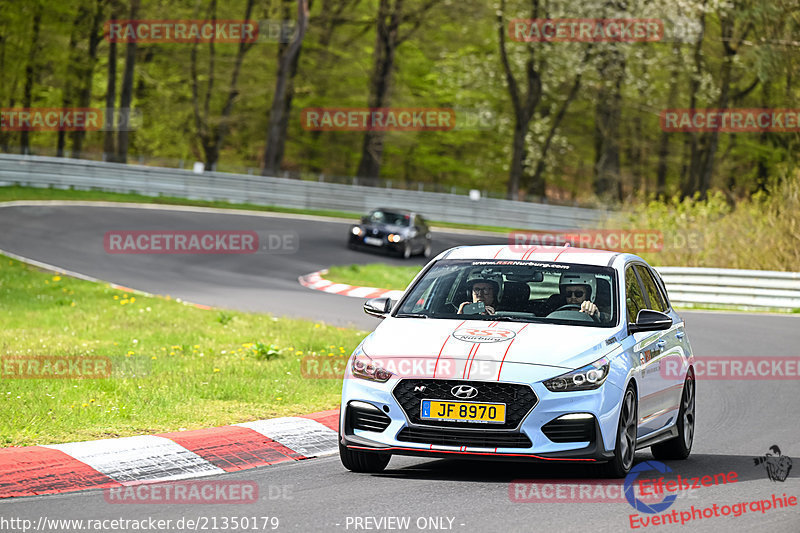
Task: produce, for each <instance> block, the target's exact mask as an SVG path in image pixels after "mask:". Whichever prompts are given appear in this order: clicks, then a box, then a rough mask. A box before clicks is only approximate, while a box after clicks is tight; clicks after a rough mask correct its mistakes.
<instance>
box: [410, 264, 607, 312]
mask: <svg viewBox="0 0 800 533" xmlns="http://www.w3.org/2000/svg"><path fill="white" fill-rule="evenodd" d="M616 286H617V284H616V273H615V271H614V269H612V268H605V267H594V266H587V265H574V264H562V263H543V262H533V261H507V260H472V261H464V260H458V261H453V260H451V261H440V262H438V263H436V264H435V265H434V266H433V267H432V268H431V269H430V270H428V271H427V272H426V273H425V275H424V276H423V277H422V278H421V279H419V280H418V281H417V283H416V284H415V285H414V287H413V288H412V290H411V291H410V292H409V293H408V295H407V296H406V297H405V299H404V300H403V301H402V303H401V305H400V306H399V308H398V310H397V313H395V316H398V317H404V316H406V317H408V316H420V317H421V316H424V317H426V318H447V319H453V318H468V319H470V320H486V321H519V322H542V323H552V324H570V325H577V326H594V327H613V326H614V325H615V324H616V322H617V305H616V302H617V296H616V295H617V289H616ZM584 302H588V303H584Z"/></svg>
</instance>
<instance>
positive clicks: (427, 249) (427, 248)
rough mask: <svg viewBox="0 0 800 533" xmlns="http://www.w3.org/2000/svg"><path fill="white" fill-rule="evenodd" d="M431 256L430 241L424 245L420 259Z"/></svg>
mask: <svg viewBox="0 0 800 533" xmlns="http://www.w3.org/2000/svg"><path fill="white" fill-rule="evenodd" d="M430 256H431V243H430V241H429V242H427V243H425V248H424V249H423V250H422V257H424V258H425V259H427V258H429V257H430Z"/></svg>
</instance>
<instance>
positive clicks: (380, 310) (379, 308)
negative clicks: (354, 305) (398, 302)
mask: <svg viewBox="0 0 800 533" xmlns="http://www.w3.org/2000/svg"><path fill="white" fill-rule="evenodd" d="M392 305H393V304H392V300H391V299H390V298H372V299H370V300H367V301H366V302H364V312H365V313H367V314H368V315H369V316H374V317H377V318H386V315H388V314H389V312H390V311H391V310H392Z"/></svg>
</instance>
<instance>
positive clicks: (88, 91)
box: [72, 0, 106, 159]
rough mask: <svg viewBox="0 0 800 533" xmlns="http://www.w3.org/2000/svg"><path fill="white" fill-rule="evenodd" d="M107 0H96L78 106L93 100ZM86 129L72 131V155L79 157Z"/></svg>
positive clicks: (85, 104)
mask: <svg viewBox="0 0 800 533" xmlns="http://www.w3.org/2000/svg"><path fill="white" fill-rule="evenodd" d="M105 3H106V2H105V0H95V10H94V15H93V17H92V22H91V28H90V30H89V55H88V57H87V58H86V59H85V60H84V61H83V62H82V65H81V67H80V70H79V71H78V72H79V78H78V79H79V80H80V81H81V84H82V86H81V88H80V93H79V95H78V107H83V108H86V107H89V106H90V105H91V101H92V78H93V77H94V65H95V63H97V47H98V45H99V44H100V40H101V39H102V38H103V33H102V31H101V26H102V23H103V19H104V16H103V15H104V11H105ZM85 136H86V130H77V131H74V132H72V157H74V158H76V159H79V158H80V157H81V151H82V149H83V139H84V137H85Z"/></svg>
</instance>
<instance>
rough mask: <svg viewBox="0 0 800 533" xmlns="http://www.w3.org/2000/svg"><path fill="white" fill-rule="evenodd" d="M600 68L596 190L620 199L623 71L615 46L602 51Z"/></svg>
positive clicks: (596, 133)
mask: <svg viewBox="0 0 800 533" xmlns="http://www.w3.org/2000/svg"><path fill="white" fill-rule="evenodd" d="M599 70H600V78H601V80H603V81H602V82H601V83H602V85H601V89H600V93H599V94H598V97H597V105H596V107H595V165H594V170H595V193H596V194H597V196H599V197H600V198H605V199H614V200H618V201H621V200H622V197H623V194H622V181H621V179H620V166H619V150H620V148H619V139H620V133H619V127H620V122H621V121H622V78H623V77H624V75H625V59H624V57H623V56H622V53H621V52H620V51H619V50H617V49H616V47H615V48H614V49H612V50H611V51H609V52H608V53H606V54H604V57H602V58H601V65H600V69H599ZM606 80H608V83H609V84H610V87H609V85H607V84H606Z"/></svg>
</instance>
